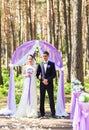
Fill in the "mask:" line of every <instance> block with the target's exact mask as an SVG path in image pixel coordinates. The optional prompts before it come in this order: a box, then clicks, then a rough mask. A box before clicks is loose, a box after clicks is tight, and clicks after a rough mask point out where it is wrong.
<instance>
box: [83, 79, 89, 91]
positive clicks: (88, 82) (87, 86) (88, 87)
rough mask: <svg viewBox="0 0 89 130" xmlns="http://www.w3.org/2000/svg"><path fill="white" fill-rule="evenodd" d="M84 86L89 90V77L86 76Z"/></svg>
mask: <svg viewBox="0 0 89 130" xmlns="http://www.w3.org/2000/svg"><path fill="white" fill-rule="evenodd" d="M84 88H85V91H88V92H89V78H88V77H85V79H84Z"/></svg>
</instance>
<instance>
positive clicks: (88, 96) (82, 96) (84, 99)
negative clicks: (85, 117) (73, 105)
mask: <svg viewBox="0 0 89 130" xmlns="http://www.w3.org/2000/svg"><path fill="white" fill-rule="evenodd" d="M79 101H80V102H89V94H88V93H82V94H80V96H79Z"/></svg>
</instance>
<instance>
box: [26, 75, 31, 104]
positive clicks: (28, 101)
mask: <svg viewBox="0 0 89 130" xmlns="http://www.w3.org/2000/svg"><path fill="white" fill-rule="evenodd" d="M30 87H31V77H29V89H28V100H27V103H28V104H30V103H31V102H30Z"/></svg>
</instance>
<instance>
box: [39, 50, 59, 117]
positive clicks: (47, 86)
mask: <svg viewBox="0 0 89 130" xmlns="http://www.w3.org/2000/svg"><path fill="white" fill-rule="evenodd" d="M48 58H49V53H48V52H47V51H44V52H43V60H44V62H42V63H40V64H39V65H38V69H37V78H38V79H39V80H40V114H41V115H40V116H41V117H43V116H45V110H44V101H45V93H46V91H47V93H48V96H49V103H50V109H51V115H52V117H53V118H55V104H54V94H53V90H54V86H53V78H55V77H56V70H55V64H54V63H53V62H51V61H49V60H48Z"/></svg>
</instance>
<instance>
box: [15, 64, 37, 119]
mask: <svg viewBox="0 0 89 130" xmlns="http://www.w3.org/2000/svg"><path fill="white" fill-rule="evenodd" d="M28 73H30V78H29V77H26V74H28ZM23 78H24V79H23V92H22V96H21V100H20V103H19V106H18V109H17V111H16V113H15V114H14V116H15V117H37V92H36V67H33V66H29V65H26V66H25V67H24V69H23Z"/></svg>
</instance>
